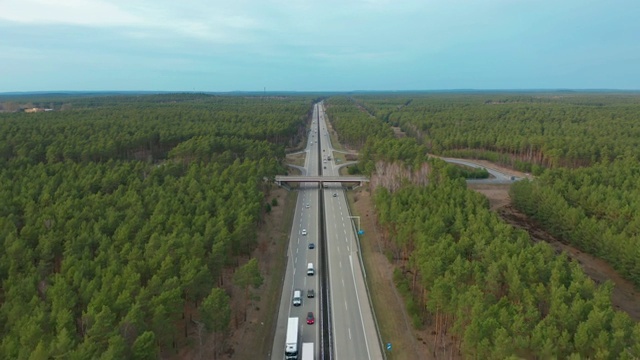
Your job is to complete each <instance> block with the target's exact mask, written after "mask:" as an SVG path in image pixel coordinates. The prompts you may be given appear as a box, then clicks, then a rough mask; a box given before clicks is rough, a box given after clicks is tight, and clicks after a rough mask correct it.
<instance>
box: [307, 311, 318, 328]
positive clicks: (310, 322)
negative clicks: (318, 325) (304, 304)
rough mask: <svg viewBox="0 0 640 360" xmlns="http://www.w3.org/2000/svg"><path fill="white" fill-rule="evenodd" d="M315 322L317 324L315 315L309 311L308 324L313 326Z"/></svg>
mask: <svg viewBox="0 0 640 360" xmlns="http://www.w3.org/2000/svg"><path fill="white" fill-rule="evenodd" d="M315 322H316V319H315V318H314V317H313V313H312V312H311V311H309V313H308V314H307V324H309V325H313V323H315Z"/></svg>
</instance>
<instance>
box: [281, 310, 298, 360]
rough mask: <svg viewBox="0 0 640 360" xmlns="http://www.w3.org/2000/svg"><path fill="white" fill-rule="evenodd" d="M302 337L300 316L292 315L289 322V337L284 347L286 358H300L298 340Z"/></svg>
mask: <svg viewBox="0 0 640 360" xmlns="http://www.w3.org/2000/svg"><path fill="white" fill-rule="evenodd" d="M299 338H300V329H299V328H298V318H297V317H290V318H289V323H288V324H287V338H286V343H285V348H284V358H285V360H298V353H299V352H300V351H299V346H298V340H299Z"/></svg>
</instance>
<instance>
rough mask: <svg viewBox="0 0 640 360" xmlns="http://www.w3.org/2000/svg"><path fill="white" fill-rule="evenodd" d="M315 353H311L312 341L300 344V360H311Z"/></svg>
mask: <svg viewBox="0 0 640 360" xmlns="http://www.w3.org/2000/svg"><path fill="white" fill-rule="evenodd" d="M314 355H315V354H314V353H313V343H303V344H302V360H313V359H314V357H313V356H314Z"/></svg>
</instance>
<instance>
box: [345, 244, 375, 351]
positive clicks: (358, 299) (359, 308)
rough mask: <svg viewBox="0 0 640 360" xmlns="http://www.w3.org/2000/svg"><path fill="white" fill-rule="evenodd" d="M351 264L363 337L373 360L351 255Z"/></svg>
mask: <svg viewBox="0 0 640 360" xmlns="http://www.w3.org/2000/svg"><path fill="white" fill-rule="evenodd" d="M349 262H350V263H351V276H352V278H353V289H354V290H355V292H356V300H357V304H358V312H360V322H361V323H362V335H363V336H364V342H365V345H366V347H367V358H368V359H371V354H370V353H369V341H368V340H367V331H366V329H365V328H364V318H363V317H362V308H361V307H360V296H358V285H356V275H355V273H354V272H353V258H352V257H351V254H349Z"/></svg>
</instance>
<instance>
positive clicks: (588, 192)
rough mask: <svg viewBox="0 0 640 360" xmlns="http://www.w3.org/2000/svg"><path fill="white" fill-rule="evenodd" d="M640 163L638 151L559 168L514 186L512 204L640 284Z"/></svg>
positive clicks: (564, 238)
mask: <svg viewBox="0 0 640 360" xmlns="http://www.w3.org/2000/svg"><path fill="white" fill-rule="evenodd" d="M638 179H640V165H638V161H637V160H636V158H635V157H626V158H620V159H618V160H616V161H614V162H612V163H601V164H596V165H594V166H592V167H588V168H581V169H575V170H570V169H557V170H552V171H547V172H545V173H544V174H543V175H542V176H540V177H539V178H537V179H536V180H534V181H532V182H529V181H525V182H518V183H516V184H514V185H513V186H512V189H511V198H512V199H513V203H514V205H515V206H516V207H517V208H518V209H519V210H520V211H522V212H524V213H525V214H527V215H529V216H531V217H533V218H534V219H536V220H537V221H539V222H540V223H541V224H543V225H544V226H545V228H547V229H548V230H549V231H550V232H551V233H552V234H554V235H556V236H558V237H559V238H561V239H563V240H564V241H567V242H569V243H571V244H572V245H574V246H576V247H578V248H580V249H582V250H583V251H586V252H588V253H590V254H593V255H596V256H598V257H600V258H603V259H605V260H607V262H608V263H610V264H611V265H612V266H613V267H614V268H615V269H616V270H617V271H618V272H619V273H620V274H621V275H623V276H624V277H625V278H627V279H629V280H630V281H632V282H634V283H635V284H636V285H637V286H640V201H638V200H639V199H640V181H639V180H638Z"/></svg>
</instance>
